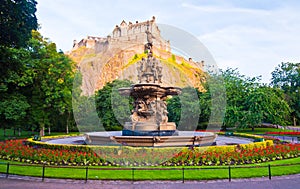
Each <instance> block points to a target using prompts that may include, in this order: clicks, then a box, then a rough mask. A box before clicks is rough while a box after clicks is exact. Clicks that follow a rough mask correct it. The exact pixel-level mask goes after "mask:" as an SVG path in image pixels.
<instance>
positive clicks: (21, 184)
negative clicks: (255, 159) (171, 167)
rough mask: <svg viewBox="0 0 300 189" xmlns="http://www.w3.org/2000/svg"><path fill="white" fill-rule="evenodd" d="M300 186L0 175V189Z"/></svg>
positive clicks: (286, 179) (296, 180) (295, 178)
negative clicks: (43, 179) (85, 179)
mask: <svg viewBox="0 0 300 189" xmlns="http://www.w3.org/2000/svg"><path fill="white" fill-rule="evenodd" d="M299 185H300V174H296V175H289V176H281V177H273V178H272V180H268V178H252V179H234V180H232V182H228V180H213V181H186V182H185V183H182V182H181V181H136V182H134V183H132V182H129V181H94V180H89V181H88V182H87V183H85V182H84V181H81V180H66V179H45V181H44V182H42V180H41V179H40V178H34V177H20V176H12V175H10V177H9V178H8V179H6V178H5V175H3V174H2V175H0V188H1V189H11V188H13V189H27V188H28V189H52V188H53V189H68V188H72V189H77V188H80V189H93V188H101V189H153V188H156V189H185V188H188V189H196V188H197V189H198V188H201V189H214V188H216V189H228V188H233V189H241V188H243V189H253V188H254V189H296V188H299Z"/></svg>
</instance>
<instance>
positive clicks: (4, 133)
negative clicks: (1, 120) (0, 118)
mask: <svg viewBox="0 0 300 189" xmlns="http://www.w3.org/2000/svg"><path fill="white" fill-rule="evenodd" d="M5 131H6V130H5V126H4V128H3V136H4V137H6V132H5Z"/></svg>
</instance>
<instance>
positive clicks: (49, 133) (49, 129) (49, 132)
mask: <svg viewBox="0 0 300 189" xmlns="http://www.w3.org/2000/svg"><path fill="white" fill-rule="evenodd" d="M48 135H51V128H50V126H48Z"/></svg>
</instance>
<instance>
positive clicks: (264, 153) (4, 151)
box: [0, 140, 300, 166]
mask: <svg viewBox="0 0 300 189" xmlns="http://www.w3.org/2000/svg"><path fill="white" fill-rule="evenodd" d="M39 143H40V142H37V141H35V144H39ZM46 146H47V148H40V147H39V146H34V145H33V146H30V145H28V144H26V142H25V141H22V140H9V141H5V142H1V143H0V159H5V160H13V161H20V162H27V163H43V164H48V165H74V166H75V165H116V166H118V165H129V166H139V165H144V166H151V165H165V166H169V165H172V166H178V165H233V164H248V163H259V162H264V161H272V160H277V159H285V158H292V157H297V156H299V155H300V145H299V144H287V145H276V146H274V145H273V142H272V141H264V142H256V143H250V144H241V145H235V146H234V145H233V146H210V147H194V148H187V147H185V148H133V147H128V146H106V147H103V146H84V145H54V144H47V145H46Z"/></svg>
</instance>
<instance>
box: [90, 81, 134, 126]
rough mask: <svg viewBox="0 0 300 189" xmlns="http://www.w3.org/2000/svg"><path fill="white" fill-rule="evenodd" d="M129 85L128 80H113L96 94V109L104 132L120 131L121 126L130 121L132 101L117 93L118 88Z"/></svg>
mask: <svg viewBox="0 0 300 189" xmlns="http://www.w3.org/2000/svg"><path fill="white" fill-rule="evenodd" d="M130 85H131V82H130V81H128V80H114V81H113V82H111V83H107V84H106V85H105V86H104V87H103V88H102V89H100V90H98V91H97V92H96V96H95V99H96V109H97V113H98V115H99V118H100V121H101V123H102V124H103V126H104V128H105V130H107V131H112V130H121V129H122V125H124V123H125V122H126V121H130V120H129V117H130V115H131V110H132V109H133V100H132V99H131V98H129V97H124V96H121V95H120V94H119V92H118V89H119V88H122V87H130Z"/></svg>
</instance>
